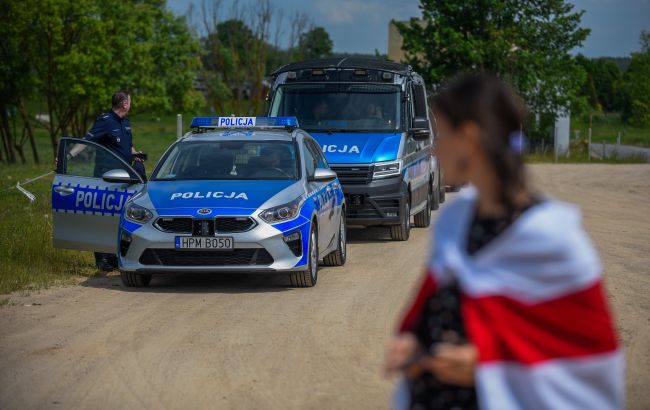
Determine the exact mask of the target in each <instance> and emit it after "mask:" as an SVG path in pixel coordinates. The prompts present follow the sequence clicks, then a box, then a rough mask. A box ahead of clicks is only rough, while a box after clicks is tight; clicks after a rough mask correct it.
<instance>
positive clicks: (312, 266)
mask: <svg viewBox="0 0 650 410" xmlns="http://www.w3.org/2000/svg"><path fill="white" fill-rule="evenodd" d="M308 249H309V250H308V251H307V252H308V253H307V255H308V260H307V269H305V270H304V271H300V272H294V273H291V274H289V281H290V282H291V286H293V287H296V288H310V287H312V286H314V285H315V284H316V281H317V280H318V234H317V233H316V226H315V224H314V223H313V222H312V224H311V231H310V233H309V246H308Z"/></svg>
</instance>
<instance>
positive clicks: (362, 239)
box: [348, 226, 393, 244]
mask: <svg viewBox="0 0 650 410" xmlns="http://www.w3.org/2000/svg"><path fill="white" fill-rule="evenodd" d="M392 241H393V240H392V239H391V238H390V230H389V228H388V227H387V226H374V227H367V228H364V227H357V226H350V227H348V244H370V243H378V242H392Z"/></svg>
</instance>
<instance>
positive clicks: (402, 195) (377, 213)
mask: <svg viewBox="0 0 650 410" xmlns="http://www.w3.org/2000/svg"><path fill="white" fill-rule="evenodd" d="M343 193H344V195H345V201H346V205H347V208H346V216H347V218H346V220H347V223H348V225H362V226H376V225H399V224H400V221H401V216H400V212H401V210H402V209H403V204H404V201H406V200H407V198H408V187H407V185H406V183H405V182H404V180H403V179H402V178H401V176H396V177H393V178H386V179H379V180H376V181H371V182H370V183H368V184H363V185H343Z"/></svg>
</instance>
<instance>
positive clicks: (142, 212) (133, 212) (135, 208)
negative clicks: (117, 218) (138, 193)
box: [124, 202, 153, 224]
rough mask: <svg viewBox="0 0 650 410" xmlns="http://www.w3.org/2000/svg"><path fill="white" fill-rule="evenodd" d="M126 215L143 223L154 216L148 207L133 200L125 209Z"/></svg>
mask: <svg viewBox="0 0 650 410" xmlns="http://www.w3.org/2000/svg"><path fill="white" fill-rule="evenodd" d="M124 216H126V219H130V220H131V221H134V222H137V223H140V224H143V223H147V222H148V221H149V220H150V219H151V218H153V213H152V212H151V211H150V210H148V209H147V208H145V207H143V206H140V205H136V204H134V203H133V202H131V203H130V204H128V205H127V206H126V209H125V210H124Z"/></svg>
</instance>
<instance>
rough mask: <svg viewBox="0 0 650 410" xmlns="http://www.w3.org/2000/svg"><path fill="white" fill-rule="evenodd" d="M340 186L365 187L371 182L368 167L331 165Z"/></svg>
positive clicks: (370, 170)
mask: <svg viewBox="0 0 650 410" xmlns="http://www.w3.org/2000/svg"><path fill="white" fill-rule="evenodd" d="M330 167H331V168H332V170H333V171H335V172H336V175H337V176H338V177H339V181H341V185H365V184H369V183H370V181H371V180H372V169H371V167H370V165H331V166H330Z"/></svg>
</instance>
